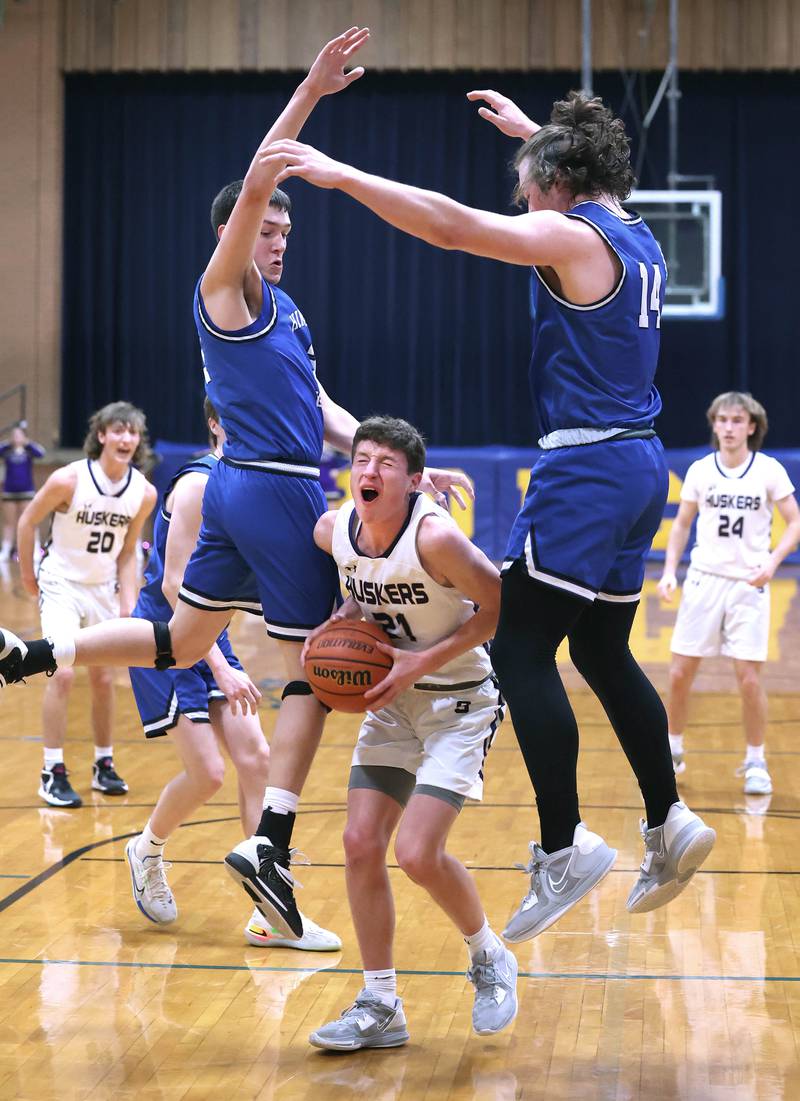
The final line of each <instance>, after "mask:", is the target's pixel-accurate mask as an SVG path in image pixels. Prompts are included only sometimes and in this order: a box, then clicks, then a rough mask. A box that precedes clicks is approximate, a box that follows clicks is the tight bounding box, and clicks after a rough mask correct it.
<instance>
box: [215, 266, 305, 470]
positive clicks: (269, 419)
mask: <svg viewBox="0 0 800 1101" xmlns="http://www.w3.org/2000/svg"><path fill="white" fill-rule="evenodd" d="M261 285H262V292H263V301H262V305H261V312H260V313H259V315H258V317H257V318H256V319H255V321H253V322H251V324H249V325H247V326H246V327H245V328H243V329H238V330H237V331H236V332H225V330H223V329H220V328H218V327H217V326H216V325H215V324H214V322H213V321H212V320H211V318H210V317H209V316H208V313H207V311H206V308H205V306H204V304H203V298H202V295H201V293H200V282H199V281H198V283H197V287H196V288H195V295H194V319H195V324H196V325H197V332H198V334H199V337H200V351H201V354H202V357H203V371H204V374H205V381H206V393H207V394H208V396H209V398H210V399H211V401H212V402H213V403H214V407H215V409H216V410H217V412H218V413H219V416H220V421H221V423H222V426H223V428H224V429H225V433H226V435H227V442H226V443H225V447H224V449H223V450H224V453H225V456H226V457H227V458H230V459H234V460H242V461H248V460H250V461H252V460H258V459H282V460H285V461H289V462H294V463H301V464H309V465H312V466H316V465H317V464H318V463H319V460H320V456H321V454H322V430H323V423H322V407H321V404H320V394H319V386H318V384H317V378H316V364H315V361H314V349H313V346H312V344H311V333H310V332H309V329H308V325H307V324H306V319H305V318H304V317H303V315H302V313H301V312H300V310H299V309H298V308H297V306H296V305H295V303H294V302H293V301H292V300H291V298H289V296H288V295H287V294H284V293H283V291H281V290H278V288H277V287H272V286H270V284H269V283H267V282H266V280H265V279H263V278H262V280H261Z"/></svg>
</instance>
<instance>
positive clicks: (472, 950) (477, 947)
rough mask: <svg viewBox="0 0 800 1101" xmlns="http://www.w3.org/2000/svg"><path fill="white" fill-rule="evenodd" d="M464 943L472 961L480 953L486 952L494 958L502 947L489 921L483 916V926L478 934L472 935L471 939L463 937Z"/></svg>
mask: <svg viewBox="0 0 800 1101" xmlns="http://www.w3.org/2000/svg"><path fill="white" fill-rule="evenodd" d="M464 943H465V944H466V946H467V949H468V951H469V956H470V959H472V960H474V959H475V958H476V957H477V956H479V955H480V953H481V952H487V953H488V954H489V955H490V956H494V955H495V954H496V953H497V952H499V951H500V949H501V948H502V947H503V944H502V941H501V940H500V938H499V937H498V935H497V933H495V932H494V930H493V929H492V927H491V925H490V924H489V919H488V918H487V917H485V916H484V919H483V925H482V926H481V927H480V929H479V930H478V932H477V933H473V934H472V936H471V937H464Z"/></svg>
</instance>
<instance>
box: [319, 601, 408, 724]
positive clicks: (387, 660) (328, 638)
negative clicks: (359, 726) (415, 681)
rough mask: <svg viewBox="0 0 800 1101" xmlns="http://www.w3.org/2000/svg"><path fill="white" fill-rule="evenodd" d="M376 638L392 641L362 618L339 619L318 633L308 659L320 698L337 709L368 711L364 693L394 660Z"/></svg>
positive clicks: (379, 679)
mask: <svg viewBox="0 0 800 1101" xmlns="http://www.w3.org/2000/svg"><path fill="white" fill-rule="evenodd" d="M376 641H380V642H389V636H388V635H387V634H386V632H385V631H384V630H383V629H382V628H381V627H379V626H378V624H377V623H371V622H369V621H367V620H361V619H342V620H339V621H338V622H337V623H332V624H331V625H330V626H329V627H326V628H325V630H324V631H322V632H321V633H320V634H319V635H317V637H316V638H315V639H314V641H313V642H312V643H311V646H310V647H309V649H308V653H307V655H306V662H305V667H306V676H307V677H308V683H309V684H310V685H311V687H312V689H313V690H314V695H315V696H316V697H317V699H318V700H320V701H321V702H322V703H324V704H327V706H328V707H332V708H333V709H334V711H348V712H350V713H351V714H357V713H358V712H359V711H366V710H367V706H368V705H367V704H366V703H365V701H364V693H365V692H366V691H367V689H369V688H374V687H375V685H376V684H380V683H381V681H382V680H383V679H384V677H385V676H386V674H387V673H388V672H389V670H390V669H391V668H392V664H393V663H392V659H391V657H390V656H389V654H384V653H382V652H381V651H380V650H379V649H378V647H377V646H376V645H375V643H376Z"/></svg>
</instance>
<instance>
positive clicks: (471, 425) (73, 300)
mask: <svg viewBox="0 0 800 1101" xmlns="http://www.w3.org/2000/svg"><path fill="white" fill-rule="evenodd" d="M481 76H482V79H483V81H484V82H486V83H489V84H490V85H495V86H497V87H500V88H501V89H503V90H504V91H506V92H507V93H508V94H510V95H511V96H512V97H513V98H515V99H518V100H519V102H520V103H521V104H522V105H523V106H524V107H525V108H526V110H528V111H529V113H530V114H531V115H532V116H533V117H534V118H536V117H539V118H541V117H544V116H545V115H546V113H547V111H548V109H549V105H550V104H551V103H552V100H553V99H554V98H556V97H557V96H559V95H561V94H563V92H564V91H565V90H566V89H567V88H569V87H570V86H571V85H573V84H574V83H575V81H576V76H575V74H572V75H569V74H552V73H551V74H537V75H523V74H519V73H505V74H499V73H490V74H481ZM476 81H477V77H476V75H475V74H470V73H417V74H414V75H413V76H412V75H409V74H397V73H374V74H371V75H369V76H368V77H367V78H365V79H364V80H363V81H361V82H359V83H357V84H355V85H354V86H353V87H352V88H350V89H348V92H347V93H346V94H345V95H341V96H337V97H329V98H328V99H326V100H325V101H324V102H323V103H322V104H321V105H320V107H319V108H318V110H317V112H316V113H315V115H314V116H312V118H311V120H310V122H309V124H308V126H307V127H306V130H305V131H304V135H303V136H304V137H305V138H306V139H307V140H308V141H310V142H312V143H317V144H319V145H320V146H321V148H323V149H324V150H326V151H329V152H332V153H334V154H336V155H339V156H341V157H342V158H343V159H345V160H351V161H352V162H353V163H355V164H357V165H359V166H360V167H363V168H365V169H367V170H371V171H375V172H378V173H379V174H382V175H388V176H390V177H393V178H399V179H403V180H405V181H408V182H410V183H414V184H418V185H421V186H429V187H433V188H434V189H436V190H440V191H443V192H445V193H446V194H450V195H452V196H454V197H455V198H457V199H460V200H462V201H464V202H466V203H469V204H471V205H474V206H478V207H484V208H486V209H490V210H510V208H509V206H508V201H509V195H510V191H511V185H512V179H511V175H510V173H509V170H508V159H509V158H510V156H511V155H512V153H513V151H514V143H513V142H511V141H509V140H508V139H505V138H503V137H502V135H500V134H499V133H497V132H496V131H495V130H494V128H492V127H491V126H490V125H489V124H487V123H485V122H483V121H482V120H480V119H479V118H478V117H477V116H476V113H475V109H474V107H473V106H472V105H471V104H469V103H467V101H466V100H465V99H464V92H465V91H467V90H468V89H469V88H470V87H473V86H474V84H475V82H476ZM295 82H296V76H294V75H290V74H270V75H260V76H256V75H246V74H235V75H234V74H228V75H216V76H215V75H208V74H202V75H195V76H191V75H187V74H162V75H147V76H143V75H132V74H119V75H109V74H106V75H94V76H92V75H77V74H76V75H70V76H68V77H67V79H66V135H67V142H66V146H67V152H66V172H65V187H66V191H65V205H66V209H67V211H68V212H69V216H68V217H67V219H66V221H65V253H64V260H65V269H64V271H65V280H64V323H65V324H64V359H63V365H64V389H63V408H62V426H63V437H64V440H65V441H66V442H67V443H76V442H78V441H79V440H80V439H81V437H82V435H83V430H84V423H85V417H86V412H87V410H88V409H91V408H92V407H94V406H97V405H99V404H101V403H103V402H104V401H107V400H110V399H111V398H113V397H116V396H117V395H124V396H126V397H128V398H129V399H131V400H133V401H136V402H138V403H139V404H141V405H142V406H143V408H145V409H146V410H147V412H148V414H149V416H150V418H151V426H152V430H153V433H154V435H157V436H161V437H164V438H183V439H191V438H197V437H198V435H200V433H201V431H202V426H201V422H200V413H199V409H200V397H201V391H202V376H201V370H200V361H199V352H198V347H197V339H196V334H195V332H194V327H193V324H192V320H191V296H192V292H193V287H194V283H195V280H196V279H197V277H198V275H199V274H200V272H201V271H202V270H203V268H204V266H205V263H206V262H207V258H208V256H209V254H210V252H211V249H212V247H213V238H212V235H211V230H210V226H209V222H208V207H209V204H210V200H211V198H212V197H213V195H214V194H215V193H216V191H217V190H218V189H219V188H220V187H221V186H222V185H223V184H225V183H226V182H227V181H228V180H230V179H234V178H236V177H237V176H238V175H240V174H241V173H242V171H243V169H244V168H245V167H246V165H247V163H248V162H249V158H250V156H251V154H252V150H253V148H254V146H255V145H256V143H257V141H258V139H259V137H260V136H261V134H262V133H263V132H264V130H265V129H266V128H267V127H268V125H269V123H270V121H271V120H272V118H273V117H274V116H275V115H276V114H277V112H278V111H279V109H280V107H281V106H282V104H283V103H284V102H285V99H286V97H287V96H288V94H289V93H290V91H291V89H292V87H293V86H294V84H295ZM655 82H656V78H655V76H653V77H652V84H651V87H650V89H649V91H650V92H651V93H652V92H653V91H654V85H655ZM682 87H683V100H682V103H683V108H682V115H681V135H682V136H681V169H682V171H684V172H691V173H701V172H711V171H713V172H714V173H715V175H716V179H717V184H718V186H719V187H720V189H721V190H722V192H723V195H724V250H723V271H724V275H725V278H726V281H727V301H728V308H727V314H726V316H725V318H724V319H723V320H721V321H716V322H697V321H694V322H687V321H676V320H673V319H665V320H664V323H663V327H662V333H663V341H662V358H661V366H660V370H659V375H658V379H657V381H658V385H659V387H660V389H661V391H662V395H663V398H664V412H663V414H662V416H661V418H660V419H659V425H658V427H659V431H660V433H661V435H662V437H663V439H664V442H665V444H666V445H667V446H668V447H688V446H693V445H694V446H696V445H697V444H698V443H700V442H701V441H702V440H703V439H704V438H705V421H704V416H703V414H704V410H705V407H706V405H707V404H708V401H709V400H710V399H711V398H712V397H713V395H714V394H715V393H717V392H719V391H721V390H727V389H731V388H739V389H741V388H752V390H753V391H754V392H755V393H756V394H757V396H758V397H760V398H761V400H762V401H763V402H764V404H765V405H766V406H767V409H768V411H769V414H770V418H771V422H772V428H771V431H770V435H769V437H768V446H770V447H772V448H775V447H790V446H793V445H794V444H795V443H796V440H797V437H796V414H795V409H796V408H797V407H798V405H799V404H800V373H798V372H797V371H796V370H795V369H794V364H795V361H796V356H797V348H798V347H800V311H798V310H797V308H796V307H795V304H794V301H793V298H794V287H795V284H796V277H795V276H796V273H795V271H794V268H795V265H796V253H795V250H794V249H793V248H792V247H791V245H790V244H787V242H788V241H789V238H790V237H791V234H792V233H793V227H794V224H795V207H796V195H795V184H794V179H795V176H794V172H793V169H792V165H793V164H794V162H795V161H797V159H798V153H797V150H796V148H795V144H793V143H792V142H789V141H787V140H786V135H787V134H793V133H798V132H800V98H798V97H797V95H796V79H795V78H794V77H793V76H790V75H787V74H773V75H770V76H764V75H763V74H739V75H736V76H732V75H730V74H685V75H684V77H683V79H682ZM596 88H597V90H598V91H599V92H600V93H601V94H603V95H604V96H605V97H606V98H607V100H608V101H609V102H610V103H611V104H612V105H613V106H614V107H615V108H617V109H623V108H624V110H625V111H628V110H629V108H630V103H629V101H628V103H627V105H626V101H625V96H624V87H623V82H622V80H621V78H620V77H619V76H618V75H616V74H599V75H598V77H597V80H596ZM665 129H666V116H665V115H663V114H662V115H659V116H657V118H656V121H655V123H654V126H653V131H652V134H651V136H650V140H649V143H648V146H647V150H646V155H645V157H644V161H643V168H642V173H641V175H642V184H643V186H645V187H648V186H650V187H652V186H657V185H658V184H659V183H660V182H661V181H662V180H663V177H664V173H665V171H666V133H665ZM776 149H780V150H781V155H782V161H781V165H780V170H773V169H769V179H768V183H767V182H765V166H770V165H774V164H775V160H774V151H775V150H776ZM637 151H638V150H636V149H635V153H636V152H637ZM289 190H290V192H291V194H292V196H293V199H294V202H295V207H294V210H293V219H294V229H293V231H292V236H291V239H290V245H289V251H288V253H287V259H286V273H285V275H284V279H283V282H282V286H283V287H284V288H285V289H286V290H287V291H288V293H289V294H290V295H292V296H293V297H294V298H295V299H296V300H297V302H298V304H299V306H300V308H301V309H302V311H303V313H304V314H305V316H306V318H307V319H308V322H309V324H310V326H311V331H312V334H313V339H314V345H315V349H316V351H317V355H318V362H319V370H320V377H321V379H322V381H323V383H324V385H325V386H326V388H327V389H328V391H329V392H330V393H331V394H332V396H334V397H335V399H336V400H337V401H340V402H341V403H342V404H344V405H346V406H347V407H348V408H350V409H352V411H353V412H354V413H355V414H356V416H365V415H367V414H368V413H371V412H375V411H392V412H394V413H396V414H398V415H402V416H406V417H407V418H409V419H410V420H412V421H414V422H415V423H417V424H418V425H419V426H420V428H421V429H422V430H423V431H424V432H425V435H426V436H427V438H428V439H429V440H430V441H431V442H433V443H435V444H436V445H448V446H459V447H464V446H476V445H492V444H499V443H502V444H504V445H507V446H512V445H513V446H530V445H531V444H532V443H533V442H534V441H535V439H536V438H537V435H538V429H537V426H536V424H535V422H534V418H533V415H532V412H531V406H530V400H529V396H528V388H527V364H528V359H529V355H530V328H529V321H528V312H527V311H528V307H527V294H528V285H527V279H528V276H527V272H526V270H525V269H524V268H517V267H512V266H510V265H505V264H499V263H495V262H493V261H489V260H481V259H477V258H475V257H470V256H466V255H464V254H460V253H455V252H452V253H451V252H445V251H442V250H437V249H433V248H430V247H429V246H427V245H424V244H422V243H421V242H418V241H415V240H413V239H411V238H408V237H405V236H403V235H402V234H399V233H397V232H396V231H395V230H393V229H391V228H389V227H387V226H386V225H384V224H383V223H381V222H380V221H379V220H378V219H376V218H375V217H374V216H373V215H372V214H370V213H369V212H368V211H366V210H365V209H363V208H361V207H360V206H358V204H356V203H354V202H352V201H351V200H349V199H348V198H346V197H344V196H342V195H340V194H338V193H336V192H323V191H315V190H314V189H312V188H310V187H308V185H306V184H304V183H302V182H297V181H292V183H291V186H290V187H289Z"/></svg>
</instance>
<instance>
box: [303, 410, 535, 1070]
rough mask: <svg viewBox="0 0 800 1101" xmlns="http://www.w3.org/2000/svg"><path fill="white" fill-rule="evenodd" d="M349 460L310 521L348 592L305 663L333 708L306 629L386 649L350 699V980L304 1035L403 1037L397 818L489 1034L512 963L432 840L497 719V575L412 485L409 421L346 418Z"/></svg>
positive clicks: (473, 788) (362, 1044)
mask: <svg viewBox="0 0 800 1101" xmlns="http://www.w3.org/2000/svg"><path fill="white" fill-rule="evenodd" d="M352 459H353V465H352V472H351V478H350V487H351V492H352V496H353V500H352V501H350V502H348V503H347V504H345V505H343V506H342V507H341V508H340V509H339V510H338V511H335V512H326V513H325V514H324V515H323V516H322V517H320V519H319V520H318V521H317V525H316V528H315V531H314V539H315V541H316V543H317V545H318V546H319V547H320V548H321V549H322V550H324V551H327V552H328V554H331V555H332V556H333V558H334V559H335V561H336V565H337V567H338V569H339V576H340V578H341V580H342V582H343V584H344V585H345V587H346V589H347V593H348V596H347V599H346V600H345V602H344V604H343V605H342V607H341V608H340V609H339V610H338V611H337V612H336V614H335V615H334V616H333V617H332V618H331V620H329V621H328V622H327V623H326V624H323V626H322V627H320V628H318V629H317V630H316V631H313V632H312V633H311V634H310V635H309V637H308V640H307V641H306V644H305V646H304V650H303V657H304V660H305V668H306V675H307V676H308V677H309V681H310V683H311V684H312V686H314V685H319V686H320V687H319V688H318V689H317V688H315V691H317V690H319V691H320V695H321V698H322V699H323V700H324V701H325V702H326V703H328V704H332V705H334V706H338V702H337V695H336V692H335V689H336V687H337V683H338V682H337V681H336V680H334V681H333V682H332V681H331V679H330V678H328V677H325V676H324V673H323V674H322V675H321V676H318V675H315V672H314V666H315V664H318V665H319V669H318V672H319V673H322V670H323V666H324V663H325V661H330V662H331V663H340V662H341V661H342V659H340V658H336V657H331V658H329V659H327V658H322V657H320V660H319V663H317V660H316V659H315V658H314V656H313V655H315V654H316V655H318V656H320V655H324V654H325V648H324V647H322V646H321V645H320V643H321V641H322V640H325V639H329V640H330V639H332V640H335V639H339V638H345V639H346V638H347V636H348V634H351V635H352V638H353V640H354V641H355V642H356V643H357V645H356V646H353V647H351V648H350V649H351V652H352V655H353V656H352V659H351V665H352V670H351V671H352V672H357V671H358V669H359V668H363V669H368V668H369V665H371V664H372V663H373V662H374V661H375V656H374V654H373V653H372V652H371V651H372V648H373V643H374V646H375V647H377V650H378V652H379V654H385V655H387V656H388V657H389V658H391V668H390V670H389V672H388V674H386V676H385V677H384V678H383V679H382V680H381V681H380V683H376V684H373V686H372V687H371V688H369V689H368V690H367V691H366V692H365V693H364V695H363V704H362V707H363V706H366V707H367V708H368V709H369V710H368V711H367V713H366V715H365V717H364V720H363V722H362V724H361V729H360V731H359V735H358V741H357V744H356V747H355V751H354V754H353V760H352V765H351V770H350V782H349V792H348V812H347V825H346V827H345V832H344V846H345V868H346V878H347V891H348V896H349V900H350V909H351V912H352V915H353V924H354V925H355V930H356V935H357V937H358V943H359V948H360V950H361V958H362V963H363V967H364V989H363V990H361V991H360V993H359V994H358V995H357V996H356V999H355V1001H354V1003H353V1004H352V1005H351V1006H350V1007H349V1008H348V1009H346V1010H344V1012H343V1013H342V1015H341V1017H339V1018H338V1020H335V1021H332V1022H330V1023H328V1024H326V1025H323V1026H322V1027H321V1028H319V1029H317V1030H316V1032H314V1033H312V1035H311V1037H310V1040H311V1043H312V1044H313V1045H314V1046H315V1047H321V1048H329V1049H331V1050H334V1051H357V1050H359V1049H361V1048H385V1047H397V1046H399V1045H401V1044H404V1043H406V1042H407V1040H408V1039H409V1033H408V1029H407V1026H406V1018H405V1015H404V1012H403V1004H402V1002H401V1000H400V999H399V998H398V997H397V976H396V972H395V969H394V961H393V955H392V942H393V934H394V903H393V899H392V890H391V886H390V883H389V876H388V873H387V870H386V852H387V849H388V846H389V840H390V838H391V836H392V834H393V832H394V830H395V828H397V827H398V824H399V828H398V830H397V837H396V839H395V854H396V857H397V863H398V864H399V865H400V867H401V868H402V869H403V871H405V873H406V874H407V875H408V876H409V877H410V878H411V879H412V880H413V881H414V882H415V883H418V884H419V885H420V886H421V887H424V888H425V890H426V891H427V892H428V893H429V894H430V896H431V897H432V898H433V900H434V901H435V902H437V903H438V904H439V906H441V908H442V909H443V910H444V912H445V913H446V914H447V915H448V917H449V918H450V919H451V920H452V921H453V922H454V924H455V925H456V926H457V928H458V929H459V931H460V932H461V935H462V936H463V937H464V940H465V941H466V944H467V948H468V951H469V956H470V969H469V971H468V972H467V976H468V978H469V979H470V981H471V982H472V984H473V986H474V987H475V1004H474V1008H473V1014H472V1021H473V1027H474V1029H475V1031H476V1032H478V1033H479V1034H480V1035H490V1034H492V1033H495V1032H500V1030H501V1029H503V1028H505V1027H506V1026H507V1025H508V1024H510V1023H511V1021H512V1020H513V1019H514V1017H515V1016H516V1012H517V996H516V980H517V962H516V960H515V958H514V956H513V955H512V954H511V952H509V951H508V949H507V948H506V947H505V946H504V945H503V943H502V941H501V940H500V938H499V937H498V936H497V935H496V933H494V932H493V931H492V929H491V928H490V926H489V921H488V919H487V917H486V914H485V912H484V909H483V906H482V904H481V901H480V898H479V897H478V892H477V889H476V887H475V883H474V881H473V879H472V877H471V876H470V875H469V873H468V872H467V869H466V868H465V867H464V865H463V864H462V863H461V862H460V861H458V860H456V858H455V857H453V856H451V855H450V854H449V853H448V852H447V851H446V843H447V836H448V834H449V832H450V829H451V828H452V826H453V824H454V822H455V821H456V818H457V817H458V814H459V811H460V810H461V808H462V806H463V805H464V800H465V799H467V798H470V799H480V798H481V796H482V791H483V764H484V760H485V757H486V754H487V752H488V749H489V747H490V746H491V744H492V741H493V739H494V736H495V732H496V731H497V727H498V726H499V724H500V722H501V721H502V718H503V700H502V697H501V696H500V693H499V690H498V686H497V682H496V680H495V678H494V675H493V673H492V667H491V663H490V661H489V655H488V652H487V649H486V646H485V643H486V641H487V639H489V638H491V637H492V635H493V633H494V629H495V626H496V624H497V616H498V611H499V606H500V578H499V574H498V572H497V570H496V569H495V567H494V566H493V565H492V563H491V562H490V561H489V560H488V559H487V558H486V556H485V555H484V554H483V553H482V551H480V550H478V548H477V547H476V546H474V545H473V544H472V543H471V542H470V541H469V539H467V538H466V536H465V535H464V534H463V533H462V532H461V531H460V530H459V528H458V527H457V525H456V524H455V522H454V521H453V520H452V519H451V518H450V516H449V515H448V514H447V513H446V512H445V510H444V509H442V508H440V507H439V506H438V505H436V504H435V503H434V502H433V501H432V500H431V499H430V498H429V497H427V496H425V495H424V494H422V493H420V492H419V491H418V487H419V484H420V479H421V477H422V471H423V467H424V465H425V445H424V443H423V441H422V437H421V436H420V434H419V432H418V431H417V430H416V429H415V428H414V427H412V425H410V424H408V423H407V422H406V421H403V420H398V419H395V418H392V417H370V418H369V419H368V420H366V421H364V422H362V424H361V425H360V426H359V428H358V430H357V431H356V434H355V437H354V439H353V451H352ZM362 617H363V618H364V619H366V621H367V623H366V624H361V627H362V628H363V627H366V626H367V624H369V623H376V624H378V625H379V627H382V628H383V629H384V630H385V632H386V635H387V636H388V639H389V640H390V641H387V642H380V641H377V642H374V636H373V635H372V633H367V632H363V634H364V637H363V640H362V641H361V642H358V639H359V637H360V635H359V632H358V631H356V630H353V631H343V630H342V627H349V626H352V627H353V628H355V627H356V624H357V623H358V622H359V621H361V620H362ZM330 649H331V652H332V653H334V652H342V651H343V650H344V651H346V650H347V649H348V647H339V646H334V647H331V648H330ZM359 654H360V655H361V657H360V658H359ZM309 655H312V656H311V657H309ZM359 661H360V662H361V666H359ZM368 663H369V664H368ZM344 679H345V680H347V679H349V678H344ZM331 687H333V688H334V692H331ZM351 702H352V696H351V697H349V698H346V699H345V709H348V710H350V709H352V708H351V706H350V704H351Z"/></svg>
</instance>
